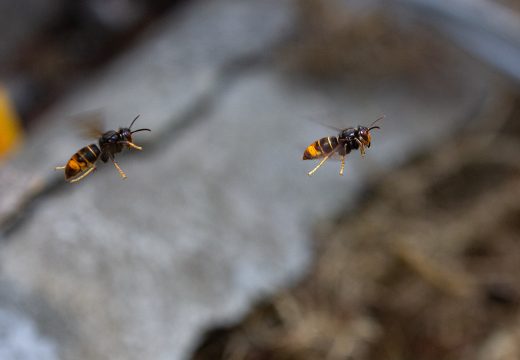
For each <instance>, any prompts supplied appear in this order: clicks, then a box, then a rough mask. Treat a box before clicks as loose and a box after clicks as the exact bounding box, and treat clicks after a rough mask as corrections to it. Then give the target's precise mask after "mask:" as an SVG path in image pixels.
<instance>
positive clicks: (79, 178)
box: [69, 166, 96, 183]
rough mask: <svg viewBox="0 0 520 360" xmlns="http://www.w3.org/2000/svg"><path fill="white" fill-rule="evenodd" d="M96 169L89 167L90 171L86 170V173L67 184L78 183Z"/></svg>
mask: <svg viewBox="0 0 520 360" xmlns="http://www.w3.org/2000/svg"><path fill="white" fill-rule="evenodd" d="M95 169H96V167H95V166H93V167H91V168H90V169H88V170H87V171H85V172H84V173H83V174H81V176H80V177H77V178H74V179H72V180H70V181H69V182H71V183H75V182H77V181H80V180H81V179H83V178H84V177H85V176H87V175H88V174H90V173H91V172H92V171H94V170H95Z"/></svg>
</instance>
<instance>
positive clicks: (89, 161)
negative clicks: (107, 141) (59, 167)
mask: <svg viewBox="0 0 520 360" xmlns="http://www.w3.org/2000/svg"><path fill="white" fill-rule="evenodd" d="M100 154H101V151H100V150H99V148H98V146H97V145H96V144H90V145H88V146H85V147H84V148H81V149H79V150H78V152H77V153H75V154H74V155H72V157H71V158H70V160H69V162H67V165H66V166H65V180H74V178H77V177H79V176H81V175H82V174H84V173H85V172H86V171H88V170H89V169H91V168H92V167H93V166H94V163H95V162H96V160H97V159H98V157H99V155H100Z"/></svg>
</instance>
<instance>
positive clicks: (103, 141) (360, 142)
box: [56, 115, 384, 183]
mask: <svg viewBox="0 0 520 360" xmlns="http://www.w3.org/2000/svg"><path fill="white" fill-rule="evenodd" d="M138 118H139V115H138V116H136V117H135V119H134V120H133V121H132V123H131V124H130V126H129V127H127V128H119V130H118V131H115V130H109V131H107V132H104V133H103V132H102V131H100V130H99V129H98V128H96V129H92V130H93V131H92V132H93V134H92V135H96V136H98V137H99V139H98V144H99V146H98V145H96V144H90V145H87V146H85V147H83V148H81V149H79V150H78V151H77V152H76V153H75V154H74V155H72V157H71V158H70V160H69V161H68V162H67V164H66V165H65V166H59V167H56V170H65V180H66V181H69V182H71V183H73V182H77V181H80V180H81V179H83V178H84V177H85V176H87V175H88V174H90V173H91V172H92V171H94V170H95V169H96V161H97V160H98V159H101V161H103V162H105V163H106V162H107V161H108V160H109V159H110V160H111V161H112V163H113V164H114V166H115V167H116V169H117V171H118V172H119V174H120V175H121V177H122V178H123V179H125V178H126V174H125V173H124V171H123V170H122V169H121V168H120V167H119V165H118V163H117V162H116V160H115V154H117V153H119V152H121V151H123V149H125V148H129V149H130V148H131V149H136V150H142V148H141V147H140V146H137V145H136V144H134V143H133V142H132V134H134V133H136V132H139V131H151V130H150V129H146V128H143V129H138V130H133V131H132V126H133V125H134V123H135V121H136V120H137V119H138ZM383 118H384V116H381V117H380V118H378V119H377V120H375V121H374V122H373V123H372V124H371V125H370V126H368V127H366V126H361V125H359V126H357V127H355V128H352V127H350V128H346V129H336V128H334V129H335V130H337V131H339V133H338V135H337V136H327V137H324V138H321V139H319V140H316V141H315V142H313V143H312V144H311V145H309V146H308V147H307V148H306V149H305V151H304V153H303V160H314V159H321V161H320V162H319V163H318V165H316V167H315V168H314V169H312V170H311V171H309V173H308V174H309V176H310V175H312V174H314V173H315V172H316V171H317V170H318V169H319V168H320V167H321V166H322V165H323V164H324V163H325V161H327V160H328V159H329V158H331V157H332V156H335V155H338V156H339V157H340V159H341V167H340V170H339V174H340V175H343V171H344V169H345V157H346V156H347V155H348V154H349V153H350V152H351V151H352V150H359V151H360V152H361V156H362V157H364V156H365V152H366V148H369V147H370V144H371V141H372V140H371V135H370V131H372V130H374V129H380V127H379V126H375V124H376V123H377V122H378V121H379V120H382V119H383Z"/></svg>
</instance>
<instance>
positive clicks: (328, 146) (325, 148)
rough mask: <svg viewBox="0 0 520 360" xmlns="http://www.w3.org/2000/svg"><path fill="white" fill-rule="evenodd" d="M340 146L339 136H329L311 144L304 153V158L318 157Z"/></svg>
mask: <svg viewBox="0 0 520 360" xmlns="http://www.w3.org/2000/svg"><path fill="white" fill-rule="evenodd" d="M337 146H338V138H336V137H335V136H328V137H324V138H321V139H319V140H316V141H315V142H313V143H312V144H310V145H309V146H308V147H307V149H305V151H304V153H303V160H309V159H317V158H320V157H323V156H325V155H327V154H330V153H331V152H333V151H334V150H335V149H336V147H337Z"/></svg>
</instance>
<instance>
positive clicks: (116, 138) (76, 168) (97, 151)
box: [56, 115, 151, 183]
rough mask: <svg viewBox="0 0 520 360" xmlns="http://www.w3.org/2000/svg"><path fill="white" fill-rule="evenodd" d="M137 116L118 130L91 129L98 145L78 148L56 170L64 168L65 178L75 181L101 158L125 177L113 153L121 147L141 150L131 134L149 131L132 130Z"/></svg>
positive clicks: (85, 174) (87, 172)
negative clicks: (63, 164) (96, 137)
mask: <svg viewBox="0 0 520 360" xmlns="http://www.w3.org/2000/svg"><path fill="white" fill-rule="evenodd" d="M138 118H139V115H137V116H136V117H135V119H134V120H133V121H132V123H131V124H130V126H129V127H123V128H119V130H117V131H115V130H109V131H106V132H102V131H100V130H98V128H95V129H91V133H93V134H95V135H97V136H99V139H98V145H96V144H90V145H87V146H85V147H83V148H81V149H79V150H78V151H77V152H76V153H75V154H74V155H72V157H71V158H70V160H69V161H68V162H67V164H66V165H65V166H58V167H56V170H65V171H64V172H65V180H66V181H68V182H71V183H73V182H77V181H80V180H81V179H83V178H84V177H85V176H87V175H88V174H90V173H91V172H92V171H94V170H95V169H96V162H97V161H98V160H99V159H101V161H103V162H104V163H106V162H107V161H108V160H111V161H112V164H114V166H115V168H116V169H117V171H118V172H119V175H121V177H122V178H123V179H126V174H125V172H124V171H123V170H122V169H121V167H119V164H118V163H117V161H116V160H115V154H117V153H120V152H121V151H123V149H125V148H128V149H135V150H142V147H140V146H137V145H136V144H134V143H133V141H132V134H134V133H136V132H139V131H151V130H150V129H146V128H143V129H138V130H132V125H134V123H135V121H136V120H137V119H138Z"/></svg>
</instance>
